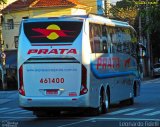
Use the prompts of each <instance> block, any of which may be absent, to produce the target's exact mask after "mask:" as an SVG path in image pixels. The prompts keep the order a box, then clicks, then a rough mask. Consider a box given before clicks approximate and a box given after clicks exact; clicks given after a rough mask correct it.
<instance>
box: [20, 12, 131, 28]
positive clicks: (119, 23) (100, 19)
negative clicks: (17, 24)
mask: <svg viewBox="0 0 160 127" xmlns="http://www.w3.org/2000/svg"><path fill="white" fill-rule="evenodd" d="M53 19H54V20H57V21H63V20H64V19H65V21H71V20H74V21H76V20H77V21H82V20H86V19H87V20H89V22H92V23H98V24H106V25H110V26H124V27H129V26H130V25H129V24H128V23H127V22H123V21H118V20H113V19H109V18H107V17H104V16H100V15H95V14H88V15H64V16H59V17H46V18H45V17H44V18H30V19H24V20H23V21H24V22H37V21H42V22H43V21H46V20H47V21H52V20H53Z"/></svg>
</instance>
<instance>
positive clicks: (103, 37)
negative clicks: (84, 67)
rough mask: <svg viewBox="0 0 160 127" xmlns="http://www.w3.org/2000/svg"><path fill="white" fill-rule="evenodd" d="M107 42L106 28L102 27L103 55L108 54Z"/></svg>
mask: <svg viewBox="0 0 160 127" xmlns="http://www.w3.org/2000/svg"><path fill="white" fill-rule="evenodd" d="M107 40H108V33H107V27H106V26H105V25H103V26H102V46H103V47H102V48H103V53H108V46H107V42H108V41H107Z"/></svg>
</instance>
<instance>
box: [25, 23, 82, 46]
mask: <svg viewBox="0 0 160 127" xmlns="http://www.w3.org/2000/svg"><path fill="white" fill-rule="evenodd" d="M81 29H82V22H65V21H63V22H62V21H59V22H28V23H24V33H25V35H26V37H27V38H28V40H29V41H30V42H31V43H33V44H39V43H43V44H46V43H47V44H52V43H58V44H59V43H73V42H74V40H75V39H76V38H77V37H78V35H79V34H80V32H81Z"/></svg>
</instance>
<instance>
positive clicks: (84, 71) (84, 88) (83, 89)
mask: <svg viewBox="0 0 160 127" xmlns="http://www.w3.org/2000/svg"><path fill="white" fill-rule="evenodd" d="M87 92H88V89H87V69H86V68H85V67H84V65H82V83H81V91H80V95H83V94H86V93H87Z"/></svg>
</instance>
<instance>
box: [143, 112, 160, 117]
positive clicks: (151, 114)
mask: <svg viewBox="0 0 160 127" xmlns="http://www.w3.org/2000/svg"><path fill="white" fill-rule="evenodd" d="M158 114H160V111H155V112H151V113H148V114H144V115H145V116H154V115H158Z"/></svg>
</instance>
